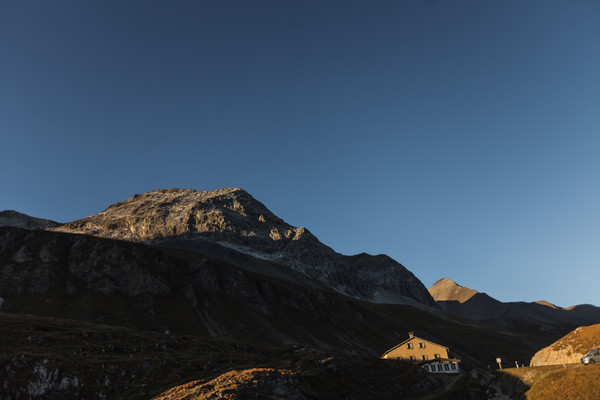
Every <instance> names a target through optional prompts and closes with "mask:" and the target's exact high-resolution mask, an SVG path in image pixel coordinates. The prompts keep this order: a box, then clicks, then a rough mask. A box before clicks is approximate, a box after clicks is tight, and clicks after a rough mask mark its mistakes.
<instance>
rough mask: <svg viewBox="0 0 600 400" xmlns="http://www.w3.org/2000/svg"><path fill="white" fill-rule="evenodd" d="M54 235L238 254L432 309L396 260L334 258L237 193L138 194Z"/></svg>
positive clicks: (371, 296) (357, 294)
mask: <svg viewBox="0 0 600 400" xmlns="http://www.w3.org/2000/svg"><path fill="white" fill-rule="evenodd" d="M55 230H56V231H60V232H68V233H79V234H87V235H93V236H99V237H104V238H111V239H120V240H128V241H135V242H142V243H149V244H155V245H157V244H159V245H164V246H172V247H180V248H186V249H189V250H197V251H200V252H202V253H204V254H208V255H210V256H213V257H216V258H220V259H222V260H225V261H228V262H233V261H234V258H235V257H239V256H235V255H233V253H235V254H240V253H241V254H244V255H246V256H251V257H252V258H254V259H255V260H262V261H267V262H270V263H276V264H280V265H285V266H287V267H289V268H291V269H293V270H294V271H297V272H299V273H301V274H303V275H305V276H307V277H309V278H312V279H315V280H317V281H320V282H322V283H323V284H325V285H327V286H328V287H330V288H332V289H334V290H336V291H339V292H340V293H343V294H346V295H348V296H351V297H354V298H357V299H362V300H367V301H372V302H377V303H396V304H413V305H419V304H424V305H426V306H430V307H436V308H437V304H436V303H435V301H434V300H433V298H432V297H431V296H430V294H429V292H428V291H427V289H426V288H425V286H423V284H422V283H421V282H420V281H419V280H418V279H417V278H416V277H415V276H414V275H413V274H412V273H411V272H410V271H408V270H407V269H406V268H405V267H404V266H402V265H401V264H400V263H398V262H396V261H394V260H393V259H391V258H390V257H388V256H385V255H378V256H371V255H368V254H365V253H362V254H358V255H354V256H344V255H341V254H339V253H336V252H335V251H334V250H332V249H331V248H330V247H328V246H326V245H324V244H323V243H321V242H320V241H319V240H318V239H317V238H316V237H315V236H314V235H312V233H310V232H309V231H308V229H306V228H296V227H293V226H290V225H288V224H287V223H285V222H284V221H283V220H282V219H281V218H279V217H277V216H275V215H274V214H273V213H272V212H271V211H269V210H268V209H267V208H266V207H265V206H264V205H263V204H262V203H260V202H259V201H257V200H256V199H254V198H253V197H252V196H251V195H250V194H248V193H247V192H246V191H244V190H242V189H239V188H230V189H221V190H214V191H197V190H191V189H163V190H156V191H153V192H149V193H142V194H138V195H135V196H133V197H131V198H130V199H128V200H126V201H123V202H120V203H116V204H114V205H112V206H110V207H109V208H107V209H106V210H104V211H102V212H101V213H99V214H97V215H93V216H90V217H87V218H84V219H81V220H77V221H74V222H70V223H67V224H64V225H62V226H60V227H58V228H56V229H55ZM255 263H256V262H255ZM261 272H264V271H261Z"/></svg>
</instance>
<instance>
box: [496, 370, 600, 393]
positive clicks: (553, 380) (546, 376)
mask: <svg viewBox="0 0 600 400" xmlns="http://www.w3.org/2000/svg"><path fill="white" fill-rule="evenodd" d="M502 373H503V374H506V375H510V376H512V377H516V378H518V379H519V380H521V381H522V382H523V383H524V384H525V385H527V387H529V389H528V390H527V391H526V392H525V393H524V398H525V399H527V400H549V399H553V400H593V399H600V365H590V366H585V365H568V366H566V368H565V367H563V366H549V367H537V368H519V369H514V368H513V369H505V370H503V371H502Z"/></svg>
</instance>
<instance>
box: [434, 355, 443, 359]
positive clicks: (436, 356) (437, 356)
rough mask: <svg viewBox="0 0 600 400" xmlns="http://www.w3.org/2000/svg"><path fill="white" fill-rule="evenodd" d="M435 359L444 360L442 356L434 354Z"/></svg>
mask: <svg viewBox="0 0 600 400" xmlns="http://www.w3.org/2000/svg"><path fill="white" fill-rule="evenodd" d="M434 357H435V358H436V359H437V358H442V356H440V355H439V354H434Z"/></svg>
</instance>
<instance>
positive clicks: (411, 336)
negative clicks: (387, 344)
mask: <svg viewBox="0 0 600 400" xmlns="http://www.w3.org/2000/svg"><path fill="white" fill-rule="evenodd" d="M409 336H410V337H409V338H408V339H406V340H405V341H404V342H402V343H400V344H397V345H396V346H394V347H392V348H391V349H389V350H388V351H386V352H385V353H383V354H382V355H381V358H383V357H385V355H386V354H388V353H390V352H392V351H394V350H396V349H397V348H398V347H400V346H402V345H404V344H406V343H408V342H410V341H411V340H414V339H418V340H420V341H423V342H427V343H431V344H434V345H436V346H440V347H443V348H444V349H446V351H448V352H450V349H449V348H448V347H446V346H442V345H441V344H438V343H435V342H432V341H431V340H427V339H423V338H420V337H418V336H414V335H412V332H411V333H410V334H409Z"/></svg>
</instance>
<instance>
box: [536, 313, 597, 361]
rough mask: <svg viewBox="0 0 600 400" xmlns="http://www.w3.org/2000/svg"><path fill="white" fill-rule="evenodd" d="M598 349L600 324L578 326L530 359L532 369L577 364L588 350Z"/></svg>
mask: <svg viewBox="0 0 600 400" xmlns="http://www.w3.org/2000/svg"><path fill="white" fill-rule="evenodd" d="M599 347H600V324H596V325H590V326H580V327H579V328H577V329H575V330H573V331H572V332H569V333H568V334H567V335H566V336H564V337H562V338H560V339H559V340H557V341H556V342H554V343H552V344H551V345H550V346H548V347H544V348H543V349H541V350H540V351H538V352H537V353H535V355H534V356H533V358H532V359H531V362H530V365H531V366H532V367H539V366H542V365H559V364H573V363H578V362H579V360H580V359H581V357H583V356H584V355H586V354H587V353H588V352H589V351H590V350H592V349H597V348H599Z"/></svg>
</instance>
